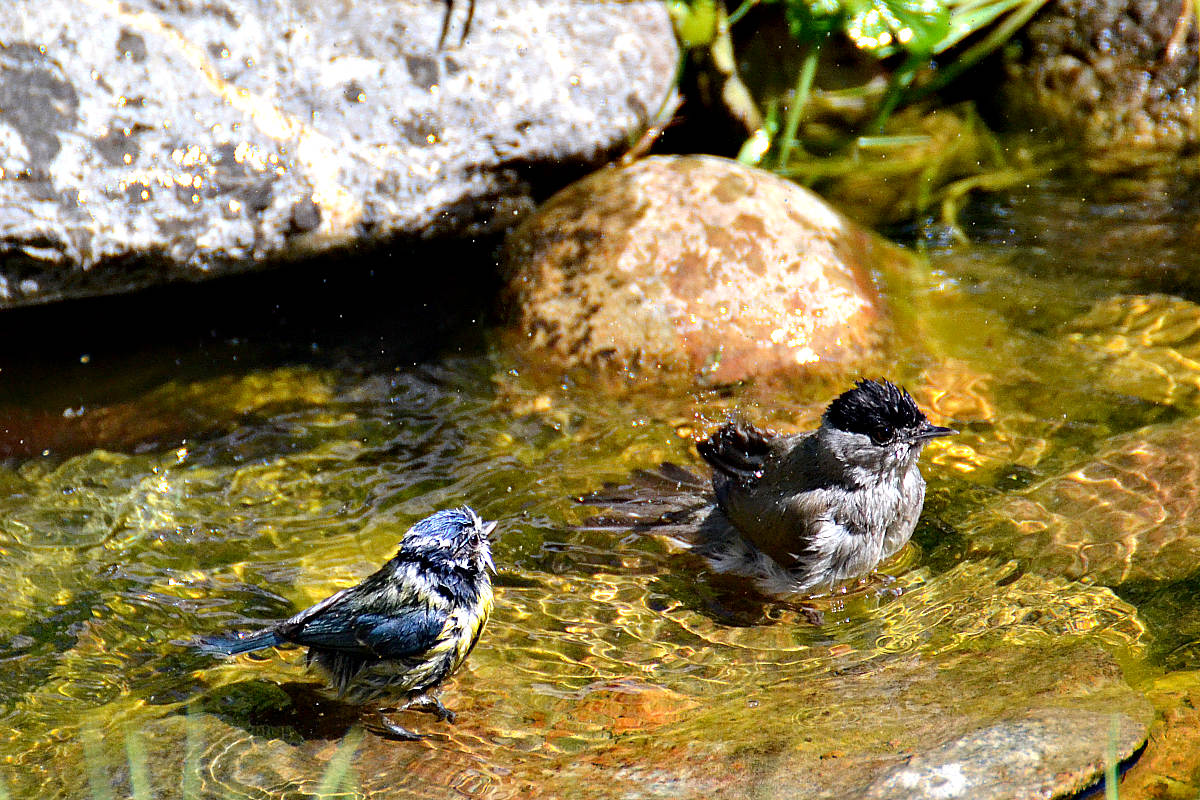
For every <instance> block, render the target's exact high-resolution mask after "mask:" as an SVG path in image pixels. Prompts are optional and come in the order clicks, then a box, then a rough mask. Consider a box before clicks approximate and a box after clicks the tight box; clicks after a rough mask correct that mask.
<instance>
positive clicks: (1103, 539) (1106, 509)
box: [963, 419, 1200, 586]
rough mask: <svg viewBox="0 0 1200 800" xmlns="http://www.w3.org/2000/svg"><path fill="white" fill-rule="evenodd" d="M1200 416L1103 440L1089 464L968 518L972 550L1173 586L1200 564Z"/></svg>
mask: <svg viewBox="0 0 1200 800" xmlns="http://www.w3.org/2000/svg"><path fill="white" fill-rule="evenodd" d="M1198 506H1200V419H1188V420H1184V421H1182V422H1172V423H1165V424H1161V425H1153V426H1150V427H1146V428H1142V429H1141V430H1137V431H1133V432H1131V433H1127V434H1123V435H1121V436H1116V437H1114V438H1112V439H1110V440H1109V441H1108V442H1107V443H1106V444H1105V445H1104V446H1103V447H1101V448H1100V450H1099V451H1098V452H1096V453H1095V455H1094V456H1093V457H1092V458H1091V459H1089V460H1088V461H1086V462H1083V463H1080V464H1078V465H1077V466H1075V467H1073V468H1071V469H1069V470H1067V471H1066V472H1064V473H1062V474H1060V475H1055V476H1053V477H1050V478H1047V479H1046V480H1043V481H1041V482H1039V483H1036V484H1034V485H1032V486H1030V487H1028V488H1027V489H1024V490H1022V491H1020V492H1017V493H1014V494H1012V495H1009V496H1006V497H1004V498H1002V499H1000V500H998V501H997V502H995V503H993V504H992V505H990V506H988V507H986V508H984V509H982V510H981V511H979V512H977V513H975V514H974V515H972V516H971V517H970V518H969V519H968V520H967V521H966V523H964V525H963V533H964V536H965V537H966V539H967V541H968V542H969V543H970V544H971V547H972V548H973V549H974V550H975V551H977V552H987V553H1001V554H1004V555H1005V556H1006V557H1015V558H1017V559H1020V560H1021V561H1022V562H1024V563H1025V564H1027V565H1028V566H1029V567H1030V568H1031V569H1034V570H1036V571H1038V572H1040V573H1042V574H1045V575H1062V576H1066V577H1070V578H1085V577H1086V578H1087V579H1088V580H1090V581H1094V582H1096V583H1102V584H1106V585H1109V586H1116V585H1118V584H1121V583H1124V582H1126V581H1132V580H1154V581H1158V580H1175V579H1179V578H1184V577H1187V576H1189V575H1192V574H1193V573H1195V572H1196V564H1197V560H1198V559H1200V522H1197V520H1196V509H1197V507H1198Z"/></svg>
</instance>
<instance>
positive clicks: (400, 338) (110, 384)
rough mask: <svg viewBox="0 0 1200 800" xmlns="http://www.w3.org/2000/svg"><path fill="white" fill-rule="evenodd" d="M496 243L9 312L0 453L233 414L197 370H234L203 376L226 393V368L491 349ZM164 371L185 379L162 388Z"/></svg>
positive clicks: (86, 445) (106, 445)
mask: <svg viewBox="0 0 1200 800" xmlns="http://www.w3.org/2000/svg"><path fill="white" fill-rule="evenodd" d="M495 246H496V242H495V241H487V242H479V243H452V244H438V245H436V246H434V245H426V246H421V247H406V248H404V249H400V248H396V249H381V250H373V251H370V252H362V251H356V250H344V251H341V252H338V253H333V254H329V255H325V256H322V257H321V258H317V259H312V260H310V261H307V262H303V263H297V264H291V265H286V266H282V267H279V268H277V269H274V270H270V271H267V272H260V273H254V274H248V275H241V276H235V277H226V278H219V279H214V280H212V281H210V282H206V283H196V284H175V285H170V286H164V287H159V288H154V289H148V290H144V291H140V292H136V293H131V294H127V295H122V296H114V297H100V298H92V299H87V300H78V301H71V302H64V303H59V304H54V305H48V306H44V307H35V308H23V309H15V310H10V311H4V312H3V313H0V378H2V379H0V458H14V457H15V458H28V457H33V456H38V455H43V454H44V455H55V456H66V455H72V454H76V453H82V452H87V451H90V450H92V449H96V448H102V449H107V450H116V451H122V452H140V451H146V450H158V449H162V448H171V447H174V446H177V445H178V444H179V443H180V442H181V441H182V440H184V439H192V440H195V439H197V438H203V437H206V436H210V435H214V434H219V433H221V432H223V431H226V430H228V429H229V428H230V426H233V425H236V424H237V423H238V419H236V414H234V418H231V417H230V416H229V413H233V412H228V413H226V412H223V411H222V410H221V409H223V408H224V407H225V406H223V405H222V399H221V397H219V396H218V397H214V398H211V399H213V402H212V403H211V404H209V405H211V406H212V408H215V409H216V411H215V412H213V411H212V409H210V408H207V407H197V405H196V404H195V403H194V402H192V401H191V400H189V399H188V397H187V395H186V388H185V387H187V386H188V385H189V384H192V383H197V382H203V381H206V380H214V379H223V380H225V381H226V383H225V384H223V385H222V386H217V387H214V388H211V389H206V388H204V387H203V386H202V387H201V388H200V391H202V392H212V393H215V394H218V395H219V394H220V393H221V392H223V391H230V389H227V388H223V387H224V386H227V385H228V381H229V380H230V379H232V380H235V381H236V380H237V379H238V378H240V377H242V376H246V375H249V374H251V373H255V372H261V371H266V370H273V369H286V368H300V369H307V370H334V371H335V372H336V374H337V375H338V376H339V380H348V379H353V378H354V377H355V376H359V375H362V374H366V373H372V372H378V373H391V372H392V371H394V370H396V369H402V368H407V367H412V366H413V365H415V364H419V363H422V362H424V361H426V360H427V359H430V358H432V357H434V356H437V355H443V354H446V353H466V354H469V355H475V354H482V353H484V352H485V347H486V344H485V340H484V331H485V329H486V326H487V325H488V323H489V322H490V321H491V315H492V313H493V310H494V308H495V296H496V292H497V289H498V286H499V282H498V278H497V276H496V270H495V263H494V258H493V253H494V251H495ZM268 380H269V378H268ZM168 384H169V385H170V386H171V387H176V388H174V389H171V390H169V391H168V392H166V393H165V394H162V393H160V394H157V395H155V394H152V393H153V392H154V391H155V390H156V389H159V388H161V387H164V386H166V385H168ZM251 390H252V387H251V389H249V390H248V391H251ZM176 396H178V397H180V398H182V399H175V398H176ZM226 405H228V406H229V407H230V408H232V407H233V406H236V403H228V404H226Z"/></svg>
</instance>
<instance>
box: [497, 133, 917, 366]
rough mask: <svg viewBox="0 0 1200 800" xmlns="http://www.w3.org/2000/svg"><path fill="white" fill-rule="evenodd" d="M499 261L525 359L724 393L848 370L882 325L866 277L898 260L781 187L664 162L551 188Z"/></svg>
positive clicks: (684, 160)
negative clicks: (726, 385) (675, 375)
mask: <svg viewBox="0 0 1200 800" xmlns="http://www.w3.org/2000/svg"><path fill="white" fill-rule="evenodd" d="M504 263H505V273H506V280H507V290H506V298H505V302H506V308H507V309H508V312H509V314H510V315H511V316H512V317H513V320H512V322H513V326H514V328H515V330H516V331H517V332H518V333H519V334H521V335H522V337H523V338H524V339H525V343H526V344H527V345H528V347H529V348H530V349H532V350H533V351H534V352H536V353H538V354H542V355H545V356H548V357H549V358H550V359H551V360H552V361H554V362H557V363H559V364H562V365H565V366H569V367H574V366H584V367H597V366H605V367H611V368H615V369H617V370H636V369H638V368H664V369H668V370H674V369H679V370H685V371H691V372H693V373H697V374H700V375H701V376H703V377H704V378H705V379H706V380H708V381H711V382H715V383H723V382H729V381H737V380H742V379H745V378H750V377H761V376H768V375H775V374H779V373H786V372H791V371H794V370H797V369H800V370H807V369H811V368H814V367H823V366H835V367H837V366H840V367H842V368H853V367H854V366H855V365H861V364H862V362H863V361H864V359H866V358H868V357H870V356H871V355H873V354H875V353H876V352H877V351H878V350H879V348H880V346H881V345H882V343H883V342H884V340H885V338H886V334H887V330H888V328H889V320H888V313H887V310H886V308H885V305H884V303H883V301H882V300H881V299H880V296H879V294H878V292H877V290H876V287H875V285H874V283H873V281H872V278H871V274H872V271H873V270H881V271H884V272H887V271H889V270H892V269H895V268H897V267H899V268H901V269H907V268H911V265H912V259H911V257H910V256H909V255H907V254H906V253H905V252H904V251H902V250H900V249H899V248H897V247H895V246H893V245H890V244H889V243H887V242H885V241H884V240H883V239H881V238H879V237H877V236H876V235H874V234H872V233H870V232H869V231H866V230H864V229H862V228H859V227H858V226H856V225H855V224H853V223H852V222H850V221H849V220H847V219H846V218H845V217H843V216H842V215H841V214H839V213H837V212H836V211H834V210H833V209H832V208H830V207H829V206H828V205H826V204H825V202H824V201H822V200H821V199H820V198H818V197H817V196H816V195H815V194H813V193H812V192H810V191H808V190H807V189H804V188H802V187H800V186H797V185H796V184H794V183H791V182H790V181H787V180H784V179H783V178H779V177H777V176H775V175H772V174H770V173H768V172H765V171H763V170H758V169H753V168H750V167H746V166H743V165H741V164H738V163H736V162H734V161H730V160H727V159H722V158H715V157H709V156H677V157H655V158H648V159H645V160H643V161H639V162H637V163H635V164H632V165H630V166H626V167H622V168H614V169H608V170H603V171H601V172H599V173H597V174H595V175H592V176H590V177H589V178H587V179H585V180H583V181H580V182H579V183H576V184H574V185H572V186H570V187H568V188H567V189H565V190H563V191H562V192H560V193H559V194H557V195H555V196H554V197H553V198H551V199H550V201H549V202H547V203H546V204H545V205H544V206H543V207H542V208H541V209H539V211H538V212H537V213H536V214H535V215H534V216H532V217H531V218H530V219H529V220H527V221H526V222H525V223H524V224H522V225H521V226H520V227H519V228H518V229H516V230H515V231H513V233H512V234H511V235H510V237H509V240H508V242H507V244H506V252H505V256H504Z"/></svg>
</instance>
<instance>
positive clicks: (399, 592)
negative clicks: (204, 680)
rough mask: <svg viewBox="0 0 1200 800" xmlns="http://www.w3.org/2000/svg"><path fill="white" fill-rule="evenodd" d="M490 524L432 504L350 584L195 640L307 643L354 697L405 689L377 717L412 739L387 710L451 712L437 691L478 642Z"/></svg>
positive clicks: (218, 644)
mask: <svg viewBox="0 0 1200 800" xmlns="http://www.w3.org/2000/svg"><path fill="white" fill-rule="evenodd" d="M495 527H496V523H495V522H487V523H485V522H484V521H483V520H481V519H480V518H479V516H478V515H476V513H475V512H474V511H472V510H471V509H469V508H467V507H466V506H463V507H462V508H455V509H447V510H443V511H438V512H437V513H435V514H433V515H431V516H429V517H427V518H425V519H423V520H421V521H420V522H418V523H417V524H416V525H413V526H412V528H410V529H409V530H408V532H407V533H406V534H405V535H404V538H403V539H402V540H401V541H400V549H399V552H397V553H396V555H395V556H394V557H393V558H392V559H391V560H390V561H388V562H387V563H386V564H384V565H383V567H382V568H380V569H379V571H378V572H376V573H374V574H373V575H370V576H368V577H367V578H365V579H363V581H362V582H361V583H359V584H358V585H357V586H352V587H350V588H349V589H343V590H342V591H340V592H337V593H336V594H334V595H331V596H330V597H327V598H325V599H324V600H322V601H321V602H319V603H317V604H316V605H314V606H312V607H311V608H307V609H305V610H304V611H301V612H300V613H299V614H296V615H295V616H294V617H291V618H289V619H285V620H282V621H279V622H275V623H274V624H272V625H270V626H269V627H267V628H266V629H264V630H262V631H259V632H257V633H252V634H226V635H218V636H210V637H206V638H204V639H202V640H201V641H200V648H201V649H202V650H204V651H205V652H209V653H217V654H222V655H234V654H237V653H248V652H251V651H254V650H263V649H266V648H268V647H275V646H277V645H285V644H298V645H305V646H307V647H308V662H309V663H310V664H311V663H313V662H316V664H317V666H319V667H320V668H321V669H322V670H323V671H324V672H325V673H326V674H327V675H328V677H329V679H330V682H331V683H332V684H333V686H334V688H335V689H336V690H337V693H338V696H339V697H342V698H345V699H346V700H348V701H350V702H352V703H358V704H367V703H372V702H375V701H377V700H379V699H380V698H383V697H389V696H390V697H399V698H403V699H404V704H403V705H402V706H400V707H399V708H398V709H396V708H381V709H379V719H380V722H381V725H382V727H383V730H384V731H385V732H386V733H387V734H388V735H390V736H393V737H395V738H397V739H405V740H415V739H419V738H421V737H420V736H419V735H418V734H416V733H413V732H412V731H410V730H408V729H406V728H403V727H401V726H400V725H397V724H396V723H395V722H392V721H391V720H390V719H388V718H387V716H386V713H387V712H388V711H391V710H403V709H405V708H413V709H414V710H420V711H428V712H431V713H433V714H435V715H436V716H437V718H438V719H440V720H447V721H450V722H453V721H454V713H453V712H452V711H450V710H449V709H447V708H446V707H445V706H444V705H442V702H441V701H440V700H439V699H438V698H437V695H436V693H435V691H436V689H437V687H438V685H439V684H440V683H441V682H442V681H444V680H445V679H446V678H447V677H449V676H450V674H451V673H452V672H454V670H456V669H457V668H458V667H459V665H460V664H462V662H463V661H464V660H465V659H466V657H467V655H468V654H469V653H470V652H471V649H472V648H474V647H475V643H476V642H478V641H479V636H480V634H481V633H482V632H483V626H484V624H485V623H486V622H487V619H488V616H489V615H490V614H491V611H492V582H491V577H490V576H489V574H488V572H489V571H492V572H494V571H495V566H494V564H493V563H492V550H491V545H490V543H489V541H488V536H489V534H491V532H492V530H494V529H495Z"/></svg>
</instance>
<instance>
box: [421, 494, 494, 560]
mask: <svg viewBox="0 0 1200 800" xmlns="http://www.w3.org/2000/svg"><path fill="white" fill-rule="evenodd" d="M495 529H496V523H495V522H484V521H483V520H481V519H480V518H479V515H478V514H476V513H475V512H474V511H472V510H471V509H470V508H468V507H467V506H462V507H461V508H447V509H443V510H441V511H437V512H435V513H433V514H431V515H429V516H428V517H426V518H425V519H423V520H421V521H420V522H418V523H417V524H416V525H413V526H412V527H411V528H409V529H408V533H406V534H404V538H403V539H402V540H401V541H400V552H399V554H398V555H399V556H401V557H406V556H407V557H410V558H420V559H423V560H425V561H427V562H429V563H433V564H443V563H444V564H446V565H447V566H449V567H453V568H456V569H462V570H466V571H468V572H482V571H483V570H485V569H488V570H491V571H493V572H495V571H496V566H495V564H493V563H492V546H491V542H490V541H489V540H488V537H489V536H490V535H491V533H492V531H493V530H495Z"/></svg>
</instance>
